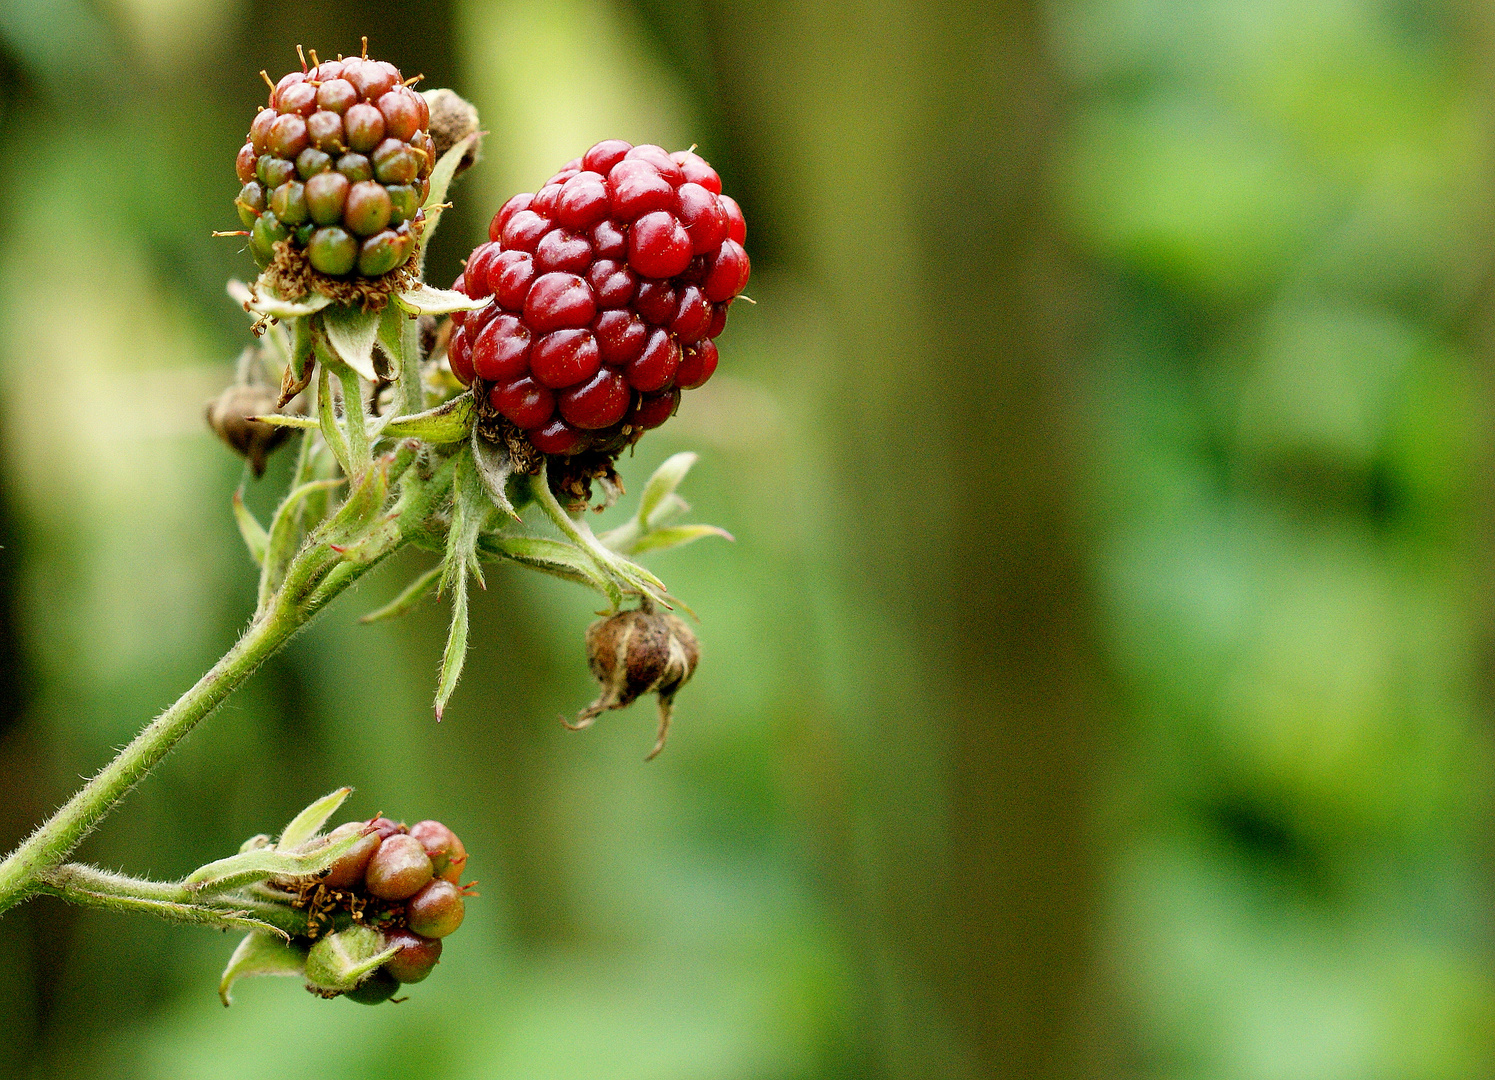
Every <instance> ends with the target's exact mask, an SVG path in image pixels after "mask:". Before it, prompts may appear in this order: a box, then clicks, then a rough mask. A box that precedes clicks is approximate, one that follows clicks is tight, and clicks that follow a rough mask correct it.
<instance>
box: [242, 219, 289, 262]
mask: <svg viewBox="0 0 1495 1080" xmlns="http://www.w3.org/2000/svg"><path fill="white" fill-rule="evenodd" d="M290 235H291V234H290V233H289V232H288V231H287V230H286V227H285V226H284V225H282V224H281V223H280V219H279V218H277V217H276V216H275V214H274V212H273V211H270V210H266V211H265V212H264V213H263V214H261V215H260V216H259V217H258V218H256V219H255V222H254V226H253V228H251V229H250V231H249V246H250V248H251V249H252V250H253V251H254V257H255V258H256V259H257V260H258V261H259V262H260V263H261V264H265V263H268V262H269V261H270V260H271V259H273V258H275V242H276V241H277V240H287V239H289V238H290Z"/></svg>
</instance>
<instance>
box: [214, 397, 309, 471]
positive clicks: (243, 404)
mask: <svg viewBox="0 0 1495 1080" xmlns="http://www.w3.org/2000/svg"><path fill="white" fill-rule="evenodd" d="M277 396H278V395H277V394H276V393H275V391H274V390H272V389H270V388H269V387H268V386H257V385H253V384H244V383H240V384H237V385H235V386H230V387H229V388H228V389H227V390H225V391H223V393H221V394H219V395H218V397H217V398H216V399H215V400H213V401H210V402H209V403H208V409H207V418H208V427H210V428H212V429H213V430H214V431H215V432H216V433H217V434H218V437H219V438H220V439H222V440H223V441H224V442H226V443H228V445H229V446H230V447H231V448H233V450H234V452H235V453H237V454H238V455H239V456H240V457H244V458H248V459H249V466H250V468H252V469H253V470H254V475H255V476H263V475H265V461H266V460H267V459H268V458H269V457H270V454H271V453H272V452H273V451H274V450H275V448H276V447H277V446H279V445H280V444H281V443H283V442H285V441H286V437H287V436H289V435H290V433H291V429H290V428H283V427H275V426H274V425H272V424H266V423H264V422H262V421H259V420H251V419H249V418H250V417H251V416H266V415H268V414H270V413H273V412H275V411H276V409H275V403H276V399H277Z"/></svg>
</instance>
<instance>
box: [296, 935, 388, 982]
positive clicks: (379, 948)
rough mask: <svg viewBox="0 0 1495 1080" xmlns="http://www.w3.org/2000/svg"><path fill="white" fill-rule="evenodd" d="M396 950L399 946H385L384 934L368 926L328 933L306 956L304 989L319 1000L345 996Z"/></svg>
mask: <svg viewBox="0 0 1495 1080" xmlns="http://www.w3.org/2000/svg"><path fill="white" fill-rule="evenodd" d="M399 951H400V947H399V945H386V944H385V943H384V935H383V934H381V933H379V931H377V930H375V929H373V928H372V927H368V926H357V925H354V926H350V927H348V928H347V929H346V930H339V931H337V932H336V933H332V934H328V935H327V936H326V937H323V938H319V939H318V940H317V942H316V944H314V945H313V946H312V947H311V949H310V950H309V951H308V952H307V954H306V968H305V975H306V988H307V989H308V990H310V991H311V992H312V993H314V994H318V995H320V996H322V997H336V996H337V995H338V994H346V993H347V992H348V991H349V990H352V989H354V988H355V987H357V986H358V984H359V983H361V982H363V980H365V979H367V978H368V977H369V976H370V975H372V974H373V973H374V972H375V971H376V970H378V969H379V967H380V966H381V965H382V964H383V963H384V962H385V961H386V960H388V959H390V958H391V957H393V956H394V955H395V953H397V952H399Z"/></svg>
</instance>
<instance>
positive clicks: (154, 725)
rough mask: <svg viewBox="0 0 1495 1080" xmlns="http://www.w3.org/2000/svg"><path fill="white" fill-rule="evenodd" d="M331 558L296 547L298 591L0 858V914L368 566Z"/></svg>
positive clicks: (292, 578) (36, 886)
mask: <svg viewBox="0 0 1495 1080" xmlns="http://www.w3.org/2000/svg"><path fill="white" fill-rule="evenodd" d="M395 546H398V544H396V545H395ZM338 562H340V560H338V558H337V556H336V555H334V554H332V553H330V552H328V551H326V550H325V548H322V547H310V548H307V549H305V550H304V551H302V552H301V554H300V555H298V556H297V557H296V558H295V559H294V560H293V561H292V563H291V569H290V572H289V573H288V574H287V578H286V583H287V585H288V586H289V585H291V584H292V583H293V582H294V583H296V584H297V585H298V586H299V587H300V588H299V589H289V588H288V589H284V590H282V592H281V593H280V595H279V597H277V599H276V600H275V601H274V602H273V603H271V604H270V605H269V607H267V608H266V609H265V610H264V611H262V612H261V613H260V614H259V615H257V616H256V617H255V620H254V621H253V622H252V623H250V625H249V629H248V630H246V631H245V632H244V635H243V636H242V637H241V638H239V640H238V641H237V642H236V643H235V644H234V647H233V648H232V649H230V650H229V651H228V652H227V653H226V654H225V655H224V657H223V659H221V660H219V661H218V663H217V664H215V665H214V666H213V669H212V670H211V671H209V672H208V673H207V674H206V675H204V676H203V677H202V678H201V679H199V680H198V682H197V685H196V686H194V687H192V689H190V690H188V691H187V692H186V693H185V694H183V695H182V696H181V697H180V698H179V699H177V701H176V703H175V704H174V705H172V706H171V707H170V708H169V709H167V710H166V711H165V712H164V713H162V714H161V715H160V716H158V717H157V718H156V719H155V720H153V721H152V722H151V723H150V725H149V726H148V727H146V729H145V730H144V731H142V732H141V733H140V734H139V735H137V736H136V737H135V738H134V739H133V740H132V741H131V742H130V744H129V745H128V746H126V747H125V748H124V749H123V750H121V751H120V752H119V754H118V756H116V757H115V759H114V760H113V761H111V762H110V763H109V764H108V765H106V766H104V768H103V770H102V771H101V772H99V773H98V775H96V776H95V777H94V778H93V779H92V780H90V781H89V782H88V783H87V784H85V785H84V786H83V787H82V788H81V789H80V790H79V791H78V793H77V794H75V795H74V796H73V797H72V798H71V799H69V800H68V801H67V803H66V804H65V805H64V806H63V807H62V809H60V810H58V811H57V812H56V813H55V814H53V815H52V817H51V818H49V819H48V820H47V822H46V823H45V824H43V825H42V826H41V827H40V828H38V829H37V830H36V831H35V832H34V833H32V834H31V835H30V836H29V837H27V838H26V840H24V841H23V842H22V843H21V845H20V846H19V847H17V848H16V849H15V850H14V851H12V852H11V853H10V855H8V856H7V857H6V859H5V861H4V862H0V912H3V911H6V910H7V909H9V908H11V907H14V906H15V905H16V904H17V903H19V902H20V901H21V900H23V899H25V898H26V897H27V896H29V895H31V894H32V893H35V892H39V891H42V883H43V875H45V874H47V873H48V872H50V871H55V869H56V868H57V866H58V864H60V863H61V862H62V861H63V860H64V859H66V858H67V856H68V854H69V853H70V852H72V850H73V849H74V848H75V847H77V846H78V843H79V842H80V841H81V840H82V839H83V838H84V837H85V836H87V835H88V833H89V832H90V831H91V830H92V829H93V827H94V826H95V825H97V824H98V822H99V820H100V819H101V818H103V817H104V815H105V814H107V813H109V811H110V810H112V809H113V808H114V805H115V804H116V803H118V802H119V801H120V800H121V799H122V798H124V797H125V795H127V794H128V793H129V792H130V789H132V788H133V787H134V786H135V785H136V784H138V783H139V782H140V781H141V780H142V779H143V778H144V777H145V775H146V773H148V772H150V770H151V769H152V768H153V767H155V765H156V764H157V763H158V762H160V761H161V759H162V758H164V757H165V756H166V755H167V754H168V753H170V752H171V749H172V747H174V746H176V744H177V743H178V742H180V741H181V740H182V738H183V737H185V736H186V735H187V733H188V732H190V731H191V730H192V729H193V728H194V727H196V726H197V723H198V721H199V720H201V719H202V718H203V717H205V716H207V715H208V714H209V713H211V712H213V710H215V709H216V708H218V706H219V705H221V704H222V703H223V700H224V699H225V698H227V697H228V695H229V694H231V693H232V692H233V691H234V690H236V689H238V688H239V686H241V685H242V684H243V683H244V681H245V680H246V679H248V678H249V676H250V675H251V674H253V673H254V671H255V669H256V668H258V667H259V666H260V665H261V664H262V663H264V662H265V661H266V660H267V659H269V658H270V657H271V656H273V655H274V654H275V653H276V652H278V651H279V650H280V648H281V647H282V646H283V645H285V643H286V642H287V641H289V640H290V639H291V638H292V637H293V636H294V635H295V634H296V632H297V631H298V630H300V629H301V628H302V627H303V626H305V625H306V624H307V623H308V622H310V621H311V619H312V618H313V617H314V616H315V615H316V614H317V613H318V612H319V611H321V610H322V608H324V607H325V606H326V605H327V604H328V603H329V602H330V601H331V600H332V599H333V598H334V597H335V596H336V595H337V594H338V593H340V592H342V591H343V590H344V589H345V588H347V587H348V586H349V585H351V584H352V583H353V582H354V581H356V580H357V579H358V578H359V577H361V576H362V574H363V573H364V572H365V571H366V570H368V569H369V567H368V566H358V567H357V568H356V569H354V570H353V571H352V572H349V573H346V574H342V575H338V576H337V579H336V580H333V581H326V580H322V579H324V578H326V577H328V576H329V575H328V571H329V570H330V569H332V568H333V565H334V564H337V563H338ZM318 586H320V587H318ZM313 588H316V594H315V597H308V596H307V593H309V592H310V591H311V590H312V589H313ZM58 887H60V886H58ZM129 899H130V900H131V902H133V903H136V905H137V906H139V905H140V904H154V903H165V902H167V901H162V900H159V899H153V898H150V897H142V896H132V897H130V898H129Z"/></svg>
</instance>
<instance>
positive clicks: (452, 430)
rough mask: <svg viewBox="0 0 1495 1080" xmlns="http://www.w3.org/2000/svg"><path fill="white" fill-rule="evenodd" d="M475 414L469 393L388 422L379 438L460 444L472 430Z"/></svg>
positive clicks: (470, 392)
mask: <svg viewBox="0 0 1495 1080" xmlns="http://www.w3.org/2000/svg"><path fill="white" fill-rule="evenodd" d="M476 412H477V409H476V406H475V404H474V402H473V399H472V391H470V390H469V391H468V392H467V393H465V394H462V395H461V396H460V397H454V398H452V400H450V401H446V402H442V403H441V404H440V405H438V406H436V407H435V408H434V409H427V410H426V411H425V412H422V413H416V414H415V415H414V416H401V417H399V418H397V419H394V420H391V421H390V422H389V423H387V424H385V425H384V430H383V431H381V432H380V434H381V435H382V436H384V437H385V438H390V439H404V438H415V439H423V440H424V441H426V442H429V443H454V442H461V441H462V440H463V439H465V438H467V433H468V432H470V431H471V430H472V421H473V417H474V415H476Z"/></svg>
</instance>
